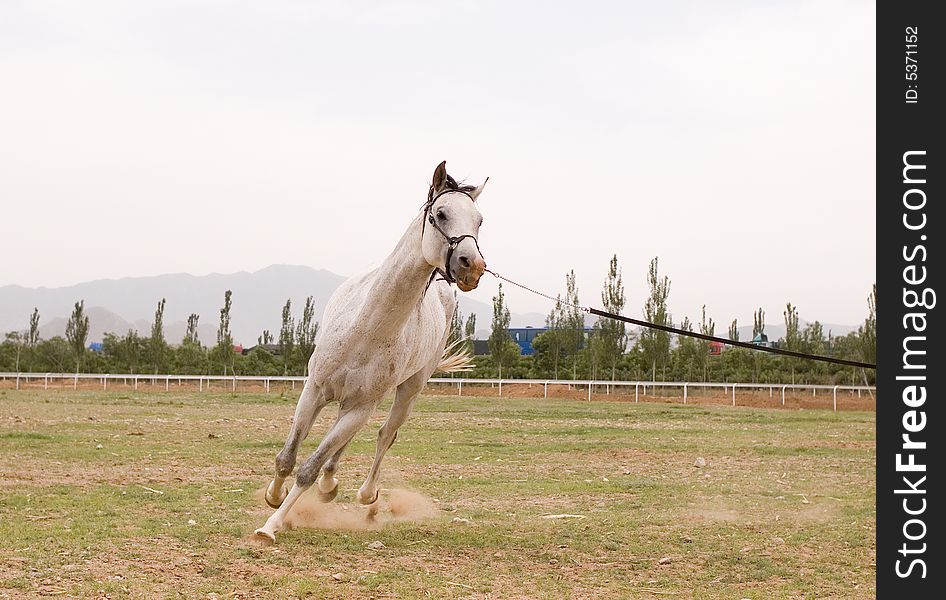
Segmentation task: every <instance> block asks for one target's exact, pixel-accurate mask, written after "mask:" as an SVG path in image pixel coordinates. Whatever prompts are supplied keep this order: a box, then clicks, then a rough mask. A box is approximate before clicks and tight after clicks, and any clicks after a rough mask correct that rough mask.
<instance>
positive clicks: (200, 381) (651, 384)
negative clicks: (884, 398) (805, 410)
mask: <svg viewBox="0 0 946 600" xmlns="http://www.w3.org/2000/svg"><path fill="white" fill-rule="evenodd" d="M305 380H306V378H305V377H279V376H259V377H254V376H242V375H237V376H229V377H228V376H222V375H143V374H139V375H122V374H117V375H101V374H96V373H78V374H75V373H0V383H3V382H5V381H15V389H17V390H19V389H20V387H21V386H25V385H29V384H31V383H32V384H34V385H35V384H37V383H38V382H40V381H42V382H43V389H49V385H50V382H53V383H54V384H55V383H56V382H58V383H59V385H60V386H62V385H67V384H68V383H71V384H72V387H73V388H74V389H75V388H78V386H79V382H80V381H83V382H88V381H92V382H96V383H97V384H98V385H101V386H102V389H103V390H107V389H108V386H109V382H112V384H113V385H114V384H115V383H121V384H122V385H126V386H134V389H136V390H137V389H138V386H139V384H150V385H151V386H158V385H160V384H162V383H163V384H164V389H165V390H166V391H169V390H170V389H171V384H172V382H173V383H174V384H175V385H176V386H178V387H179V386H181V385H183V384H184V382H192V383H196V385H197V389H198V390H199V391H204V390H205V389H207V390H210V389H229V390H230V391H233V392H235V391H236V390H237V388H238V386H239V384H240V382H247V383H257V384H261V385H262V387H263V389H264V390H265V391H266V392H269V391H270V388H271V386H272V384H273V383H283V384H289V385H290V387H291V388H292V389H295V387H296V384H297V383H298V384H300V385H301V384H304V383H305ZM430 384H435V385H438V386H444V385H446V386H448V387H451V388H452V387H453V386H456V390H457V395H458V396H462V395H463V386H464V385H466V386H467V388H468V389H469V388H470V386H483V385H489V386H493V387H496V386H498V387H499V396H500V397H501V396H502V395H503V385H504V384H505V385H507V386H509V385H529V386H539V385H541V386H542V388H543V397H545V398H548V395H549V386H550V385H552V386H568V387H569V388H578V389H587V393H588V400H591V394H592V390H594V389H599V390H600V389H604V390H605V392H606V393H608V394H610V393H611V392H612V390H614V391H615V392H617V390H619V389H621V388H623V389H625V390H627V392H628V396H629V395H630V388H631V387H633V388H634V401H635V402H639V401H640V398H641V397H642V396H647V391H648V389H650V390H651V393H652V394H653V392H654V391H655V390H657V389H682V391H683V403H684V404H686V403H687V400H688V398H689V397H690V391H691V390H706V389H722V391H723V395H724V396H726V397H731V398H732V405H733V406H736V390H744V391H746V392H749V391H752V392H756V393H758V392H762V393H765V391H768V393H769V397H770V398H774V397H775V394H776V392H777V393H778V394H779V395H780V398H781V403H782V406H784V405H785V393H786V390H790V391H793V392H797V391H804V392H808V391H810V392H811V395H812V396H813V397H817V396H818V392H819V391H820V392H822V393H827V392H830V393H831V397H832V403H833V406H834V410H837V409H838V392H839V391H840V392H849V393H850V394H851V395H853V394H854V393H857V396H858V397H860V396H861V394H862V393H864V392H866V393H869V394H870V395H871V397H873V396H874V394H875V393H876V391H877V388H876V387H875V386H864V385H812V384H769V383H700V382H690V381H590V380H581V381H574V380H553V379H469V378H437V377H435V378H432V379H430V380H429V381H428V385H430Z"/></svg>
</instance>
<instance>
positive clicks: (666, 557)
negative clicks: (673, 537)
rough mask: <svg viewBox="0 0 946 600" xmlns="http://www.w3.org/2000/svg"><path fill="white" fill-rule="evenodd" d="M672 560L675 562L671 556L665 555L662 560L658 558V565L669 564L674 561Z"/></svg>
mask: <svg viewBox="0 0 946 600" xmlns="http://www.w3.org/2000/svg"><path fill="white" fill-rule="evenodd" d="M672 562H673V559H671V558H670V557H669V556H665V557H663V558H661V559H660V560H658V561H657V564H658V565H669V564H670V563H672Z"/></svg>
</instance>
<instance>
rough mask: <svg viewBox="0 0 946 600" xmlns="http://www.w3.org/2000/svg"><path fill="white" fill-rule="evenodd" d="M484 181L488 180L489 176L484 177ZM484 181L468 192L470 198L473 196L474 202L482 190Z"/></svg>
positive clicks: (484, 185)
mask: <svg viewBox="0 0 946 600" xmlns="http://www.w3.org/2000/svg"><path fill="white" fill-rule="evenodd" d="M486 181H489V177H487V178H486ZM486 181H484V182H483V183H481V184H479V185H478V186H476V188H474V189H473V191H472V192H470V198H473V201H474V202H476V199H477V198H479V197H480V193H481V192H482V191H483V188H484V187H486Z"/></svg>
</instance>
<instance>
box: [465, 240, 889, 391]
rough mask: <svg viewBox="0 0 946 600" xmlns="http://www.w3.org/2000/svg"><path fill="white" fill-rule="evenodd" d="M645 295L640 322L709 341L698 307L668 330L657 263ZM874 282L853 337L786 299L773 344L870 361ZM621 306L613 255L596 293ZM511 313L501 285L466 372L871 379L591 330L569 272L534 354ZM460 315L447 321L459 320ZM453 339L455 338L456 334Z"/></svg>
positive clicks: (734, 334)
mask: <svg viewBox="0 0 946 600" xmlns="http://www.w3.org/2000/svg"><path fill="white" fill-rule="evenodd" d="M647 286H648V296H647V298H646V299H645V301H644V308H643V318H644V320H646V321H649V322H651V323H655V324H658V325H666V326H670V327H674V326H676V327H678V328H680V329H683V330H685V331H699V332H700V333H702V334H705V335H710V336H715V335H716V323H715V322H714V321H713V319H712V318H711V317H709V316H707V312H706V306H705V305H704V306H703V307H702V310H701V314H700V319H699V322H697V323H693V322H691V321H690V319H689V318H688V317H684V318H683V319H682V321H680V322H679V323H678V324H676V325H675V324H674V321H673V317H672V315H671V313H670V311H669V309H668V300H669V297H670V279H669V278H668V277H667V276H661V275H660V274H659V272H658V259H657V258H656V257H655V258H654V259H653V260H652V261H651V262H650V265H649V267H648V271H647ZM876 294H877V289H876V285H875V286H874V288H873V290H872V291H871V294H870V296H869V297H868V316H867V318H866V319H865V321H864V324H863V325H861V326H860V327H859V329H858V330H857V331H856V332H851V333H849V334H848V335H846V336H843V337H838V336H834V335H833V334H832V332H831V331H827V332H825V330H824V327H823V326H822V324H821V323H820V322H818V321H815V322H813V323H809V324H807V325H806V326H805V327H804V328H801V327H800V325H799V319H798V309H797V307H795V306H794V305H792V304H791V303H788V304H787V305H786V307H785V311H784V312H783V318H784V320H785V328H786V333H785V336H784V337H783V338H781V339H780V340H778V342H777V343H778V346H779V347H781V348H786V349H788V350H793V351H796V352H804V353H809V354H818V355H828V356H835V357H839V358H847V359H853V360H860V361H864V362H871V363H873V362H876V354H877V350H876V345H877V336H876V328H877V322H876ZM625 303H626V299H625V295H624V285H623V280H622V276H621V269H620V268H619V266H618V259H617V256H613V257H612V258H611V261H610V263H609V265H608V274H607V277H606V278H605V281H604V285H603V287H602V290H601V305H602V307H603V308H604V310H605V311H607V312H611V313H615V314H621V313H622V311H623V310H624V307H625ZM509 314H510V312H509V308H508V306H506V300H505V296H504V294H503V291H502V286H500V288H499V292H498V294H497V295H496V296H495V297H494V298H493V321H492V327H491V333H490V337H489V355H488V356H486V357H478V358H477V361H476V365H477V366H476V369H475V371H474V372H473V376H480V377H498V376H502V377H510V378H513V377H529V378H537V379H545V378H553V379H596V380H601V379H612V380H620V379H630V380H646V379H650V380H654V381H746V382H761V383H776V382H785V383H872V382H873V380H874V373H873V372H872V371H869V372H868V371H863V370H860V371H855V370H853V369H851V368H850V367H843V366H838V365H832V364H828V363H824V362H818V361H811V360H804V359H798V358H791V357H783V356H773V355H770V354H766V353H763V352H758V351H753V350H749V349H745V348H734V347H729V348H727V349H726V350H725V351H724V352H722V353H721V354H719V355H713V354H711V352H710V350H711V343H710V342H705V341H703V340H699V339H696V338H691V337H686V336H678V339H676V340H672V339H671V337H672V336H671V334H670V333H668V332H666V331H661V330H659V329H649V328H643V329H641V330H640V331H637V332H629V331H628V330H627V329H626V328H625V324H624V323H623V322H620V321H615V320H612V319H607V318H603V317H599V318H598V320H597V321H596V322H595V323H594V325H593V326H592V327H591V328H590V329H589V328H588V327H586V326H585V321H584V314H583V312H582V310H581V308H580V306H579V300H578V289H577V286H576V284H575V272H574V271H569V272H568V273H567V274H566V276H565V297H564V298H563V297H561V296H558V297H557V298H556V301H555V306H554V307H553V308H552V311H551V312H550V313H549V315H548V317H547V318H546V330H545V331H544V332H542V333H540V334H539V335H538V336H537V337H536V338H535V339H534V341H533V342H532V348H533V355H532V356H520V348H519V345H518V344H517V343H516V342H515V341H514V340H513V339H512V338H511V337H510V335H509V333H508V331H507V330H508V328H509ZM461 320H462V318H461V317H457V318H456V319H455V320H454V322H455V323H459V322H460V321H461ZM764 334H765V312H764V311H763V310H762V308H759V309H758V310H757V311H755V313H754V314H753V332H752V335H753V338H755V336H762V335H764ZM455 335H460V333H459V332H457V333H456V334H455ZM728 338H729V339H730V340H736V341H738V340H739V329H738V322H737V320H736V319H733V320H732V322H731V323H730V325H729V332H728Z"/></svg>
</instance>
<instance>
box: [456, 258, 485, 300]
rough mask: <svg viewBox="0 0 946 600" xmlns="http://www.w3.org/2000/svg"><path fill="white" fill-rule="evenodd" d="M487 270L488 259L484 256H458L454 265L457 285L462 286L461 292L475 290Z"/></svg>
mask: <svg viewBox="0 0 946 600" xmlns="http://www.w3.org/2000/svg"><path fill="white" fill-rule="evenodd" d="M485 271H486V261H484V260H483V259H482V257H479V256H476V257H472V258H471V257H468V256H463V255H461V256H459V257H456V265H455V266H454V271H453V272H454V277H455V279H456V282H457V287H458V288H460V291H461V292H469V291H472V290H475V289H476V287H477V286H478V285H479V284H480V277H482V276H483V273H484V272H485Z"/></svg>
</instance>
